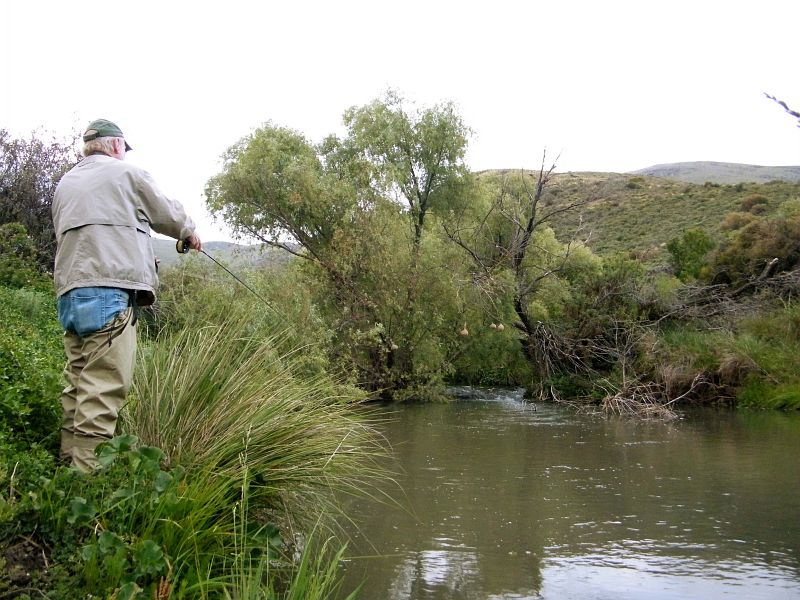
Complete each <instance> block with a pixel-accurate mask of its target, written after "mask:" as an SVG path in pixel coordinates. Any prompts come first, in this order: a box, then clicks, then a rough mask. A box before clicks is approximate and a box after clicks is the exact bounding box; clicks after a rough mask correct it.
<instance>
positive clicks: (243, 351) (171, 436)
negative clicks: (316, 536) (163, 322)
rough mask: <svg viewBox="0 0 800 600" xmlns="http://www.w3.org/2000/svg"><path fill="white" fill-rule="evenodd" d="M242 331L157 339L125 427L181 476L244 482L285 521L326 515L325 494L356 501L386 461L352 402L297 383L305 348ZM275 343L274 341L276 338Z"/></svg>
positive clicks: (326, 384) (233, 327) (341, 391)
mask: <svg viewBox="0 0 800 600" xmlns="http://www.w3.org/2000/svg"><path fill="white" fill-rule="evenodd" d="M249 327H250V325H249V323H248V322H247V320H246V319H244V318H241V317H232V318H230V319H229V320H227V321H225V322H223V323H220V324H218V325H206V326H203V327H199V328H196V329H190V328H185V329H183V330H181V331H178V332H175V333H165V334H163V335H160V336H158V337H157V338H156V339H155V341H153V342H151V343H149V344H147V345H146V346H144V347H143V348H142V351H141V352H142V355H143V356H141V357H140V360H139V361H138V365H139V369H138V371H137V374H136V377H135V382H134V387H133V396H134V398H135V400H134V401H133V402H132V403H131V404H130V405H129V406H128V409H127V411H126V412H125V415H124V429H125V430H126V431H128V432H131V433H134V434H135V435H137V436H138V437H139V438H140V439H141V440H142V441H143V442H144V443H147V444H150V445H154V446H157V447H159V448H161V449H163V450H164V452H166V454H167V457H168V460H169V461H170V462H173V463H178V464H181V465H183V466H185V467H186V468H188V469H196V468H200V469H203V470H212V471H214V472H216V473H217V474H219V475H220V476H222V477H225V478H229V479H232V480H241V479H242V477H243V476H244V473H245V472H246V473H247V477H248V479H249V481H250V482H252V483H251V493H252V494H253V500H254V501H255V502H257V503H258V504H259V505H260V506H262V507H266V508H268V509H271V510H276V511H280V512H281V513H282V514H283V516H284V517H285V518H286V519H287V520H288V522H295V521H297V520H298V519H300V520H301V521H304V522H306V523H307V522H309V520H314V519H316V517H317V516H318V513H319V512H320V510H325V509H330V508H331V505H330V499H331V497H332V495H331V492H332V491H336V492H337V493H338V492H347V493H361V492H362V491H365V490H368V489H370V488H371V486H372V483H373V482H374V481H375V480H376V479H381V478H382V477H383V473H382V471H381V468H380V467H377V466H376V462H375V459H376V458H378V457H381V456H383V455H384V450H383V448H382V446H381V444H380V442H379V437H378V435H377V434H376V432H375V431H374V430H373V428H372V427H371V425H370V423H369V421H368V418H367V417H366V416H365V414H366V413H365V412H364V411H357V410H354V408H355V406H356V405H357V404H358V403H359V401H360V398H359V396H358V395H357V393H356V392H354V391H353V390H352V389H351V388H345V387H339V386H337V385H336V384H335V383H334V382H332V381H331V380H330V379H329V378H328V377H327V376H325V375H315V376H309V375H307V374H304V375H303V376H302V377H299V376H296V375H295V368H294V367H295V366H296V363H298V362H300V359H301V358H302V352H303V349H302V348H300V349H297V350H296V351H294V352H292V353H288V354H287V353H283V354H278V353H277V352H276V351H275V348H276V347H282V346H283V344H282V343H281V340H279V339H276V336H271V337H265V338H263V339H255V338H253V337H251V336H249V335H248V334H247V332H248V330H249ZM279 335H280V334H279Z"/></svg>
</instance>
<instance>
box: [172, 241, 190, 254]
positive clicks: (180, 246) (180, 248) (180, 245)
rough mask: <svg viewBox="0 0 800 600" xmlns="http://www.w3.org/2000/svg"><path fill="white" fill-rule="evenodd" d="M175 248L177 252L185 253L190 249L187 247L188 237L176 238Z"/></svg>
mask: <svg viewBox="0 0 800 600" xmlns="http://www.w3.org/2000/svg"><path fill="white" fill-rule="evenodd" d="M175 250H177V252H178V254H186V253H188V252H189V250H191V248H190V247H189V238H186V239H185V240H178V241H177V242H175Z"/></svg>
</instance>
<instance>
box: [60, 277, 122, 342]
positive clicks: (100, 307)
mask: <svg viewBox="0 0 800 600" xmlns="http://www.w3.org/2000/svg"><path fill="white" fill-rule="evenodd" d="M130 303H131V297H130V295H129V294H128V291H127V290H123V289H120V288H110V287H85V288H74V289H71V290H70V291H68V292H67V293H65V294H63V295H61V296H60V297H59V298H58V320H59V321H60V322H61V326H62V327H63V328H64V330H65V331H68V332H70V333H75V334H77V335H79V336H81V337H83V336H86V335H89V334H90V333H94V332H95V331H100V330H101V329H103V327H105V326H106V325H108V324H109V323H111V321H113V320H114V318H115V317H116V316H117V315H118V314H119V313H121V312H122V311H123V310H125V309H126V308H128V306H130Z"/></svg>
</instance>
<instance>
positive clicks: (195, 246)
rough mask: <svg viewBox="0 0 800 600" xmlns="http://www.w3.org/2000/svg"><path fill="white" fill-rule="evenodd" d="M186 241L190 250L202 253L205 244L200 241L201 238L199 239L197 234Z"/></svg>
mask: <svg viewBox="0 0 800 600" xmlns="http://www.w3.org/2000/svg"><path fill="white" fill-rule="evenodd" d="M186 241H187V242H188V243H189V248H191V249H192V250H197V251H198V252H200V251H201V250H202V249H203V242H201V241H200V238H199V237H197V234H196V233H193V234H192V235H190V236H189V237H188V238H186Z"/></svg>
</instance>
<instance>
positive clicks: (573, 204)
mask: <svg viewBox="0 0 800 600" xmlns="http://www.w3.org/2000/svg"><path fill="white" fill-rule="evenodd" d="M545 165H546V154H545V155H543V157H542V163H541V167H540V168H539V171H538V173H536V174H534V173H531V172H529V171H525V170H521V171H519V172H518V178H514V179H513V180H512V178H511V177H509V174H508V173H504V174H503V175H502V176H501V177H502V178H501V180H500V183H499V187H498V189H497V191H496V193H494V194H493V197H492V198H491V199H490V202H489V205H488V208H487V210H486V211H485V213H484V214H482V215H478V216H477V218H476V217H475V215H471V217H467V216H466V215H465V214H463V213H462V214H460V215H455V218H454V219H453V220H452V221H451V222H449V223H446V224H445V225H444V230H445V233H446V235H447V236H448V238H449V239H450V240H451V241H453V242H454V243H455V244H457V245H458V246H459V247H461V248H462V249H463V250H464V251H465V252H466V253H467V254H468V255H469V256H470V258H471V259H472V262H473V264H474V267H475V269H476V273H475V274H474V277H473V281H475V282H481V283H482V284H484V285H485V284H487V283H488V284H489V285H491V284H492V283H494V282H496V281H497V279H498V278H497V277H496V275H498V274H499V273H500V272H510V273H511V275H512V278H511V279H512V281H513V289H512V290H510V291H511V298H512V304H513V309H514V313H515V315H516V321H515V322H514V324H513V325H514V327H515V328H516V329H517V330H518V331H519V333H520V337H519V340H520V344H521V347H522V351H523V353H524V355H525V357H526V359H527V360H528V361H529V362H530V363H531V365H532V366H533V368H534V370H535V372H536V374H537V376H538V379H539V380H540V381H544V380H546V379H547V378H548V377H549V376H551V375H552V374H554V373H555V372H558V371H559V370H560V369H561V368H562V367H563V366H566V365H568V364H570V363H574V362H575V357H574V356H573V355H572V354H571V353H570V352H569V348H570V347H571V346H572V345H573V344H572V343H571V342H570V341H569V340H566V339H565V338H564V337H563V336H561V335H559V333H558V331H557V330H556V329H555V328H554V327H553V326H552V325H551V324H548V323H543V322H541V321H540V320H537V319H536V318H535V316H534V315H532V314H531V309H530V306H531V301H532V299H533V298H534V297H535V295H536V294H537V292H539V290H540V289H541V286H542V284H543V283H544V282H545V280H547V279H549V278H552V277H556V276H558V275H559V274H560V273H562V271H564V269H565V268H566V267H567V265H568V263H569V260H570V258H571V254H572V251H573V249H574V244H575V242H574V241H570V242H568V243H567V244H565V245H564V246H563V247H562V249H561V251H560V252H559V253H558V255H553V253H552V251H551V250H549V249H547V248H545V247H543V246H541V245H539V244H538V243H537V234H538V233H539V232H541V231H542V230H544V229H545V228H546V227H548V226H549V224H550V222H551V221H552V220H553V218H554V217H555V216H557V215H559V214H562V213H565V212H569V211H574V210H578V209H579V208H580V207H582V206H585V205H587V204H588V203H590V202H592V201H593V200H596V198H582V199H579V200H574V201H570V202H566V203H562V204H548V203H545V202H544V199H545V192H546V190H547V186H548V184H549V183H550V181H551V179H552V176H553V171H554V170H555V163H553V164H552V165H551V166H550V167H549V168H546V167H545ZM487 296H493V295H492V294H491V292H487ZM573 366H574V365H573Z"/></svg>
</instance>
